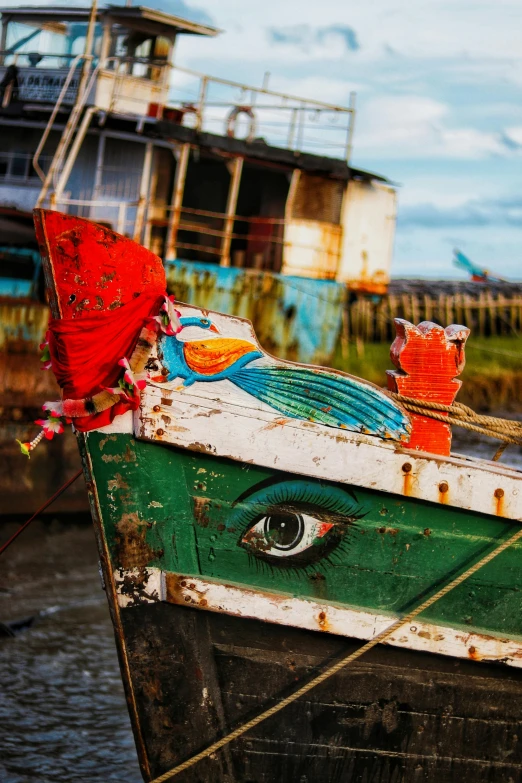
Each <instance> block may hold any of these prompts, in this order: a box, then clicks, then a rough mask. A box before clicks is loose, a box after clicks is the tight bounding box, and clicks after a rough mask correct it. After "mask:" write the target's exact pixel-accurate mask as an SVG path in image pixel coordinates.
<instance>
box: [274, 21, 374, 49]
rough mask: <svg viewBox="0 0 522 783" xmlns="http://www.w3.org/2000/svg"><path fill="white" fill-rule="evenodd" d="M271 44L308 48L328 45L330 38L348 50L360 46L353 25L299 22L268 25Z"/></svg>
mask: <svg viewBox="0 0 522 783" xmlns="http://www.w3.org/2000/svg"><path fill="white" fill-rule="evenodd" d="M267 33H268V38H269V41H270V42H271V43H272V44H276V45H278V44H279V45H281V44H286V45H289V46H297V47H299V48H300V49H304V50H309V49H311V48H312V47H314V46H328V44H329V42H330V41H331V40H332V39H338V40H340V41H342V43H343V45H344V48H345V50H346V51H348V52H357V51H358V50H359V49H360V48H361V46H360V44H359V40H358V38H357V33H356V32H355V30H354V29H353V27H348V25H343V24H331V25H328V26H327V27H313V28H312V27H311V26H310V25H308V24H299V25H294V26H289V27H269V28H268V30H267Z"/></svg>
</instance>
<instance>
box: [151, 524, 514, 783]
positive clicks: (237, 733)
mask: <svg viewBox="0 0 522 783" xmlns="http://www.w3.org/2000/svg"><path fill="white" fill-rule="evenodd" d="M521 538H522V527H520V528H519V529H518V530H517V532H516V533H515V534H514V535H513V536H511V537H510V538H508V539H507V540H506V541H504V542H503V543H502V544H499V546H497V547H496V548H495V549H494V550H493V551H492V552H490V553H489V554H488V555H485V556H484V557H483V558H481V559H480V560H479V561H478V562H477V563H475V564H474V565H472V566H471V567H470V568H468V569H467V570H466V571H464V573H463V574H461V575H460V576H458V577H456V578H455V579H453V580H452V581H451V582H450V583H449V584H447V585H446V586H445V587H443V588H441V589H440V590H438V591H437V592H436V593H435V594H434V595H432V596H431V598H428V599H426V601H423V603H422V604H420V606H417V608H416V609H413V610H412V611H411V612H410V613H409V614H407V615H406V616H405V617H402V618H400V619H398V620H395V622H393V623H392V624H391V625H389V626H388V628H385V629H384V630H383V631H381V632H380V633H379V634H377V636H374V638H373V639H371V640H370V641H369V642H366V644H363V645H362V647H359V649H358V650H356V651H355V652H353V653H350V654H349V655H347V656H346V657H345V658H342V659H341V660H340V661H338V662H337V663H336V664H334V665H333V666H330V667H329V668H328V669H326V670H325V671H324V672H321V674H319V675H318V676H317V677H314V679H313V680H310V682H307V683H306V684H305V685H303V686H302V687H301V688H298V689H297V690H296V691H294V693H292V694H291V695H290V696H287V697H286V698H285V699H282V700H281V701H280V702H279V703H278V704H275V705H274V706H273V707H270V709H268V710H265V711H264V712H262V713H261V714H260V715H257V716H256V717H255V718H252V720H249V721H248V722H247V723H244V724H243V725H242V726H240V727H239V728H237V729H235V730H234V731H232V732H230V734H227V735H226V737H223V738H222V739H220V740H218V741H217V742H214V743H212V745H209V747H208V748H205V750H202V751H201V753H197V754H196V755H195V756H192V758H190V759H187V761H184V762H183V763H182V764H178V766H176V767H174V768H173V769H171V770H169V772H165V773H164V774H163V775H160V776H159V777H157V778H154V779H153V780H152V781H151V783H165V781H167V780H170V779H171V778H173V777H175V776H176V775H179V774H180V772H184V771H185V770H186V769H189V768H190V767H193V766H194V764H197V763H198V761H202V759H205V758H208V757H209V756H211V755H212V754H213V753H215V752H216V751H217V750H220V749H221V748H223V747H224V746H225V745H228V744H229V742H232V741H233V740H235V739H237V738H238V737H241V735H242V734H245V733H246V732H247V731H250V729H253V728H255V727H256V726H259V724H260V723H262V722H263V721H265V720H267V718H271V717H272V715H275V714H276V713H278V712H280V710H283V709H284V708H285V707H287V706H288V705H289V704H292V702H294V701H296V700H297V699H299V698H300V697H301V696H304V695H305V694H306V693H308V692H309V691H311V690H312V688H315V687H317V686H318V685H321V683H323V682H324V681H325V680H327V679H328V678H329V677H332V676H333V675H334V674H337V673H338V672H340V671H341V669H343V668H344V667H345V666H347V665H348V664H349V663H352V662H353V661H355V660H356V659H357V658H360V657H361V655H364V653H366V652H368V650H371V649H372V647H375V646H376V645H377V644H382V643H383V642H385V641H386V639H388V638H389V637H390V636H391V635H392V634H393V633H395V632H396V631H398V630H399V628H401V627H402V626H403V625H407V624H408V623H410V622H411V621H412V620H414V619H415V617H417V616H418V615H419V614H422V612H425V611H426V610H427V609H429V607H430V606H433V604H434V603H435V602H436V601H438V600H439V599H440V598H443V597H444V596H445V595H447V594H448V593H449V592H451V590H453V589H454V588H455V587H458V586H459V585H460V584H462V582H464V581H465V580H466V579H468V577H470V576H473V574H475V573H476V572H477V571H478V570H479V569H481V568H482V567H483V566H485V565H487V564H488V563H490V562H491V561H492V560H493V559H494V558H495V557H497V555H500V554H502V552H504V551H505V550H506V549H508V548H509V547H510V546H511V544H514V543H515V542H516V541H519V540H520V539H521Z"/></svg>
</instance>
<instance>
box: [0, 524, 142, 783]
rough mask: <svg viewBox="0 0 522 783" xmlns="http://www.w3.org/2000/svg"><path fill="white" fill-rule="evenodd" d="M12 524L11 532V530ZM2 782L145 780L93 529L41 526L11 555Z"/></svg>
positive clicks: (0, 651) (2, 652)
mask: <svg viewBox="0 0 522 783" xmlns="http://www.w3.org/2000/svg"><path fill="white" fill-rule="evenodd" d="M7 532H8V531H7V529H6V526H4V527H3V529H2V538H4V536H5V535H6V534H7ZM2 566H3V568H2V574H1V577H0V620H2V621H3V622H6V621H11V620H19V619H21V618H24V617H28V616H33V615H37V619H36V621H35V623H34V624H33V625H32V626H31V627H30V628H28V629H27V630H24V631H21V632H20V633H18V634H17V635H16V636H15V637H13V638H0V694H1V696H0V725H1V727H2V730H1V733H0V780H1V781H2V783H61V782H62V781H63V783H66V782H67V783H73V782H74V781H82V783H87V782H88V783H91V782H92V783H102V782H103V783H106V781H113V780H114V781H116V780H117V781H120V782H121V781H124V783H141V780H142V778H141V774H140V771H139V767H138V761H137V757H136V751H135V747H134V739H133V736H132V730H131V727H130V721H129V716H128V712H127V705H126V702H125V698H124V694H123V686H122V683H121V678H120V671H119V666H118V659H117V656H116V648H115V644H114V636H113V631H112V624H111V621H110V617H109V611H108V607H107V601H106V598H105V594H104V592H103V591H102V589H101V585H100V579H99V576H98V566H97V552H96V547H95V543H94V535H93V532H92V529H91V528H90V526H87V525H86V526H82V527H72V528H69V529H64V528H63V527H62V526H60V527H57V526H56V525H55V526H51V527H47V528H45V527H43V526H37V527H35V528H33V529H29V530H28V531H26V532H25V533H24V535H23V537H22V538H20V539H18V541H17V542H16V543H15V544H13V546H12V547H11V549H10V550H9V551H8V552H7V553H6V554H5V555H4V556H3V562H2Z"/></svg>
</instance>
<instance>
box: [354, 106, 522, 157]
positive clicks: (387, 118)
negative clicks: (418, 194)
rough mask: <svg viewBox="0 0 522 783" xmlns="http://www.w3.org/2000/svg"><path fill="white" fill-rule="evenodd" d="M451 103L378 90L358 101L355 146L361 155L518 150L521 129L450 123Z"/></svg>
mask: <svg viewBox="0 0 522 783" xmlns="http://www.w3.org/2000/svg"><path fill="white" fill-rule="evenodd" d="M456 113H457V112H456V111H455V109H454V108H452V107H451V105H450V104H447V103H443V102H442V101H437V100H434V99H433V98H428V97H424V96H417V95H397V96H395V97H390V96H378V97H375V98H371V99H369V100H367V101H366V102H364V103H361V105H360V109H359V112H358V118H357V132H356V138H355V146H356V149H357V150H358V151H361V152H362V153H363V154H364V155H365V157H368V155H370V154H373V155H375V156H378V157H380V158H382V157H386V158H400V157H405V158H408V159H410V158H412V157H415V158H459V159H463V160H473V159H478V158H485V157H489V156H506V155H513V154H516V153H517V152H518V146H519V144H518V139H519V138H522V133H520V136H519V132H520V131H521V130H522V129H516V128H514V129H512V130H511V131H510V132H509V133H507V132H505V131H502V130H498V131H490V130H481V129H480V128H476V127H454V126H453V123H454V122H455V120H454V119H453V115H454V114H456Z"/></svg>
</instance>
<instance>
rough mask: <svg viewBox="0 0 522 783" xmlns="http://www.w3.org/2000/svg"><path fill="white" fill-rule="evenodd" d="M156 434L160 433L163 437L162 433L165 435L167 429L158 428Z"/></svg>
mask: <svg viewBox="0 0 522 783" xmlns="http://www.w3.org/2000/svg"><path fill="white" fill-rule="evenodd" d="M156 435H158V436H159V437H160V438H161V436H162V435H165V430H162V429H159V430H156Z"/></svg>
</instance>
